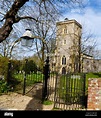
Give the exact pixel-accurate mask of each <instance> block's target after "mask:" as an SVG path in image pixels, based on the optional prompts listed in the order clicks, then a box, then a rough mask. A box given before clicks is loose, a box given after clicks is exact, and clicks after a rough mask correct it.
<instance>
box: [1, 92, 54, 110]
mask: <svg viewBox="0 0 101 118" xmlns="http://www.w3.org/2000/svg"><path fill="white" fill-rule="evenodd" d="M52 108H53V104H52V105H43V104H41V101H40V100H38V99H35V98H33V97H29V96H25V95H21V94H18V93H13V92H11V93H8V94H6V95H1V96H0V110H8V109H9V110H52Z"/></svg>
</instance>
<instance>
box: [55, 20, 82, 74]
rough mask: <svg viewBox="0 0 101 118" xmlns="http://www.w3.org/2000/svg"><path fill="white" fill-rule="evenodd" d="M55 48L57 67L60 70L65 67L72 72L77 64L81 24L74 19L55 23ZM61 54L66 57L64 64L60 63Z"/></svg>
mask: <svg viewBox="0 0 101 118" xmlns="http://www.w3.org/2000/svg"><path fill="white" fill-rule="evenodd" d="M56 28H57V31H56V47H57V48H56V50H55V55H58V56H57V57H56V62H57V65H56V66H57V68H58V69H59V71H60V72H62V69H63V68H65V69H66V72H67V71H72V72H74V68H75V67H76V66H79V64H78V63H79V51H80V37H81V29H82V26H81V25H80V24H79V23H78V22H77V21H76V20H65V21H61V22H57V24H56ZM63 56H65V57H66V64H62V58H63Z"/></svg>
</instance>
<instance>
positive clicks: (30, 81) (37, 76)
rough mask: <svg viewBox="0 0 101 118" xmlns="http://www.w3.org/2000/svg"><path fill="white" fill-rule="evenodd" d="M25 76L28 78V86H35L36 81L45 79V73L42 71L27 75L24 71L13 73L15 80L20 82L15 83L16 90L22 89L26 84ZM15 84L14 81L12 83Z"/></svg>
mask: <svg viewBox="0 0 101 118" xmlns="http://www.w3.org/2000/svg"><path fill="white" fill-rule="evenodd" d="M24 78H26V81H25V82H26V86H33V85H34V84H35V83H38V82H42V81H43V74H41V73H36V74H35V73H30V74H27V75H26V77H25V75H24V74H23V73H16V74H13V80H16V81H18V82H19V83H17V84H15V83H14V88H15V90H20V89H22V87H23V84H24ZM12 84H13V83H12Z"/></svg>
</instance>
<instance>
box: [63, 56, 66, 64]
mask: <svg viewBox="0 0 101 118" xmlns="http://www.w3.org/2000/svg"><path fill="white" fill-rule="evenodd" d="M62 65H66V57H65V56H63V57H62Z"/></svg>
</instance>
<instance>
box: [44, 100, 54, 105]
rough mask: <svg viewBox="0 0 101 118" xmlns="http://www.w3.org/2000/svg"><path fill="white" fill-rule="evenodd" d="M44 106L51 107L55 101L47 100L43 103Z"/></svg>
mask: <svg viewBox="0 0 101 118" xmlns="http://www.w3.org/2000/svg"><path fill="white" fill-rule="evenodd" d="M42 104H44V105H51V104H53V101H50V100H45V101H43V103H42Z"/></svg>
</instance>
